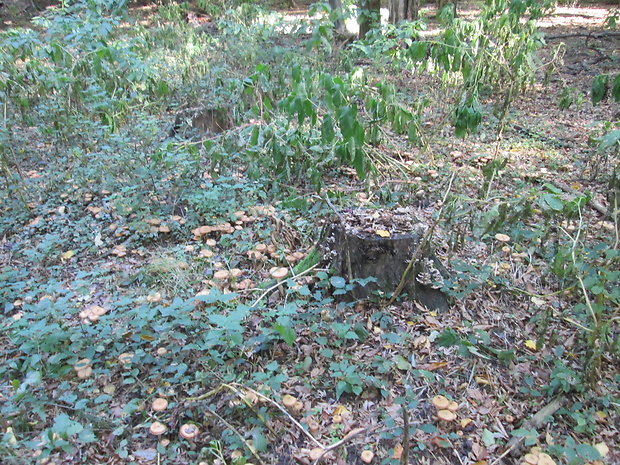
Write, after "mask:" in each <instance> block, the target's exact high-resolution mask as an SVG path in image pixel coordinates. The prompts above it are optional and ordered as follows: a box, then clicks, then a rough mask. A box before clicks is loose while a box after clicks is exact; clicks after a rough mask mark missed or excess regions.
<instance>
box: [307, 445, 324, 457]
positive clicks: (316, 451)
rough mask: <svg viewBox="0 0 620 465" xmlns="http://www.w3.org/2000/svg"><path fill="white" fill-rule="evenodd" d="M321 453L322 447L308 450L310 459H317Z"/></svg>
mask: <svg viewBox="0 0 620 465" xmlns="http://www.w3.org/2000/svg"><path fill="white" fill-rule="evenodd" d="M322 455H323V449H321V448H320V447H315V448H314V449H312V450H311V451H310V455H309V456H310V460H318V459H319V457H321V456H322Z"/></svg>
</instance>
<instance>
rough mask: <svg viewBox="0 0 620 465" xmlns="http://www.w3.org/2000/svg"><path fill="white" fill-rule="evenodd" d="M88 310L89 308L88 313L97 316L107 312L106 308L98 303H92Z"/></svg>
mask: <svg viewBox="0 0 620 465" xmlns="http://www.w3.org/2000/svg"><path fill="white" fill-rule="evenodd" d="M88 310H90V313H92V314H93V315H97V316H101V315H105V314H106V313H107V310H106V309H105V308H103V307H101V306H100V305H93V306H92V307H90V308H89V309H88Z"/></svg>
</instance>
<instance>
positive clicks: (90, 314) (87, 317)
mask: <svg viewBox="0 0 620 465" xmlns="http://www.w3.org/2000/svg"><path fill="white" fill-rule="evenodd" d="M107 312H108V310H107V309H105V308H103V307H101V306H99V305H91V306H90V307H88V308H86V309H84V310H82V311H81V312H80V318H82V320H84V322H93V323H94V322H95V321H97V320H98V319H99V318H100V317H101V316H103V315H105V314H106V313H107Z"/></svg>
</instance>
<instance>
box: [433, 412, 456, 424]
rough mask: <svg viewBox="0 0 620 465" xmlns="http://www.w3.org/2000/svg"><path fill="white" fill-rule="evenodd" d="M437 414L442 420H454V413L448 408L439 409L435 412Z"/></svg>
mask: <svg viewBox="0 0 620 465" xmlns="http://www.w3.org/2000/svg"><path fill="white" fill-rule="evenodd" d="M437 416H438V417H439V418H440V419H442V420H444V421H454V420H456V413H454V412H451V411H450V410H439V411H438V412H437Z"/></svg>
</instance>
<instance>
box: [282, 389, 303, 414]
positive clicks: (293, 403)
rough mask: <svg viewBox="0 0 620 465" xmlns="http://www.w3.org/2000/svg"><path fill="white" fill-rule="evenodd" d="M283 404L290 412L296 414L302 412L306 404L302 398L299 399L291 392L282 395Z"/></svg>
mask: <svg viewBox="0 0 620 465" xmlns="http://www.w3.org/2000/svg"><path fill="white" fill-rule="evenodd" d="M282 405H284V407H285V408H286V410H288V411H289V413H291V414H293V415H296V414H299V413H301V411H302V410H303V409H304V404H303V402H301V401H300V400H297V398H296V397H295V396H292V395H290V394H284V395H283V396H282Z"/></svg>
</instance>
